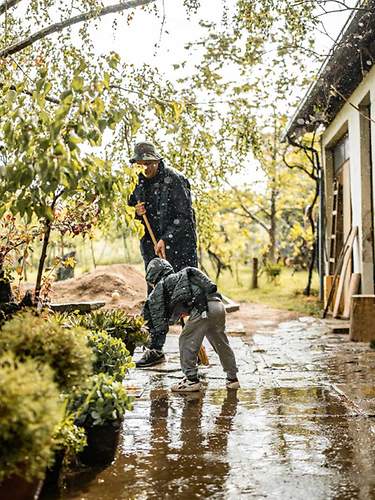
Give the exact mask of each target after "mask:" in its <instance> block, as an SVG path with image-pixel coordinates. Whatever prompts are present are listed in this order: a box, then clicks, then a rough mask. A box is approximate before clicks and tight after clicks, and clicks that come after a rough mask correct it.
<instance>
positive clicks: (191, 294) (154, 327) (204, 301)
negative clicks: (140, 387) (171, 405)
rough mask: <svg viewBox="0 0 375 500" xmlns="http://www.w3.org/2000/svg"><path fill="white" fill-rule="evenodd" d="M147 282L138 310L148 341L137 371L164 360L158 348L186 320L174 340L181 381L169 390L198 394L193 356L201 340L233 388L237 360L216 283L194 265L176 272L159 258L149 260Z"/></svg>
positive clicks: (195, 362)
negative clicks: (211, 349) (149, 289)
mask: <svg viewBox="0 0 375 500" xmlns="http://www.w3.org/2000/svg"><path fill="white" fill-rule="evenodd" d="M146 281H147V283H148V284H149V285H151V286H152V287H154V288H153V291H152V292H151V294H150V295H149V296H148V298H147V300H146V303H145V305H144V309H143V315H144V318H145V319H146V321H147V324H148V328H149V331H150V336H151V342H150V346H149V349H148V350H147V351H146V353H145V354H144V355H143V357H142V358H141V359H140V360H139V361H137V363H136V365H137V367H139V368H143V367H148V366H153V365H155V364H158V363H162V362H164V361H165V356H164V353H163V347H164V343H165V339H166V335H167V333H168V329H169V325H170V324H176V323H178V321H179V320H180V319H181V317H185V316H189V319H188V321H187V322H186V324H185V326H184V328H183V330H182V332H181V334H180V338H179V345H180V361H181V369H182V371H183V372H184V374H185V378H184V379H183V381H182V382H180V383H179V384H176V385H175V386H173V387H172V390H175V391H177V392H190V391H196V390H200V383H199V380H198V367H197V356H198V352H199V348H200V346H201V344H202V341H203V339H204V337H205V336H206V337H207V339H208V340H209V342H210V343H211V345H212V346H213V347H214V349H215V351H216V352H217V354H218V355H219V358H220V362H221V364H222V366H223V368H224V371H225V372H226V373H227V387H228V388H237V387H238V386H239V385H238V380H237V375H236V374H237V367H236V361H235V357H234V354H233V351H232V349H231V347H230V346H229V342H228V338H227V336H226V334H225V308H224V305H223V303H222V301H221V297H220V294H218V293H217V287H216V284H215V283H214V282H213V281H211V280H210V278H209V277H208V276H206V275H205V274H204V273H202V272H201V271H200V270H199V269H197V268H194V267H187V268H185V269H182V270H181V271H179V272H177V273H175V272H174V271H173V268H172V266H171V265H170V264H169V262H168V261H166V260H164V259H160V258H155V259H153V260H152V261H151V262H150V263H149V265H148V266H147V271H146Z"/></svg>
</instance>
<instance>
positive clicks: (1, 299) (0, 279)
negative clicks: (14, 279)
mask: <svg viewBox="0 0 375 500" xmlns="http://www.w3.org/2000/svg"><path fill="white" fill-rule="evenodd" d="M12 300H13V294H12V288H11V286H10V282H9V281H8V280H7V279H6V278H5V277H4V271H2V270H0V304H6V303H8V302H12Z"/></svg>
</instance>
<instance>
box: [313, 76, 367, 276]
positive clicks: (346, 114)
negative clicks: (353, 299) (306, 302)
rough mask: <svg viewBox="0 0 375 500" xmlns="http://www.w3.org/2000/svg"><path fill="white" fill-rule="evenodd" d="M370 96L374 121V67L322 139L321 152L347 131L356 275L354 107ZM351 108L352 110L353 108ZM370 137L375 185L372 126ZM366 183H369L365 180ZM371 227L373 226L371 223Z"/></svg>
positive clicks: (358, 220) (357, 138) (358, 216)
mask: <svg viewBox="0 0 375 500" xmlns="http://www.w3.org/2000/svg"><path fill="white" fill-rule="evenodd" d="M368 94H370V102H371V109H372V118H373V119H375V67H373V68H372V69H371V71H370V72H369V73H368V75H367V76H366V77H365V78H364V80H363V81H362V82H361V84H360V85H359V86H358V87H357V89H356V90H355V91H354V92H353V94H352V95H351V96H350V97H349V98H348V101H347V102H346V103H345V105H344V106H343V108H342V109H341V111H340V112H339V113H338V114H337V116H336V117H335V119H334V120H333V122H332V123H331V124H330V126H329V127H328V128H327V129H326V130H325V132H324V134H323V138H322V146H323V151H324V150H325V149H326V148H329V147H331V146H333V145H334V144H335V142H337V141H338V140H339V139H340V138H341V137H342V135H343V132H345V131H346V130H348V133H349V156H350V183H351V197H352V224H353V226H358V231H359V237H358V238H357V242H356V245H355V246H354V249H353V268H354V269H353V270H354V272H356V273H362V272H363V271H365V270H364V269H362V250H361V245H360V244H359V242H360V241H362V208H361V207H362V199H361V191H362V189H361V135H360V114H359V111H358V110H357V109H355V107H358V106H359V105H360V104H361V103H362V101H363V100H364V99H365V97H366V96H367V95H368ZM353 106H355V107H353ZM371 136H372V169H373V179H374V181H375V126H374V124H373V123H372V125H371ZM368 181H369V182H370V179H369V180H368ZM373 190H374V193H373V199H375V182H374V186H373ZM374 227H375V223H374Z"/></svg>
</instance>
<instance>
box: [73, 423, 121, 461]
mask: <svg viewBox="0 0 375 500" xmlns="http://www.w3.org/2000/svg"><path fill="white" fill-rule="evenodd" d="M85 430H86V436H87V446H86V447H85V448H84V449H83V451H82V452H81V453H80V454H79V459H80V461H81V462H82V463H84V464H85V465H107V464H110V463H111V462H113V460H114V458H115V455H116V449H117V446H118V443H119V439H120V431H121V421H115V422H113V423H109V424H104V425H94V426H85Z"/></svg>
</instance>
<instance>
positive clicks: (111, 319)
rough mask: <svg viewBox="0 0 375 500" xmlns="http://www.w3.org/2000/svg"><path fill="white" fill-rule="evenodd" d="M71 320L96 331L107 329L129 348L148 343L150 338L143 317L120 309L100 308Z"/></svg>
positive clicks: (75, 323)
mask: <svg viewBox="0 0 375 500" xmlns="http://www.w3.org/2000/svg"><path fill="white" fill-rule="evenodd" d="M70 322H71V324H73V325H77V326H78V325H79V326H83V327H84V328H87V329H88V330H92V331H94V332H96V331H100V330H105V331H106V332H107V333H108V334H109V335H111V336H112V337H114V338H117V339H121V340H122V341H123V342H124V344H125V345H126V346H129V348H130V347H134V346H136V345H146V344H147V343H148V340H149V334H148V330H147V328H146V325H145V322H144V319H143V317H142V316H140V315H134V316H133V315H130V314H127V313H126V312H124V311H122V310H120V309H99V310H97V311H93V312H92V313H90V314H85V315H80V316H72V317H71V319H70Z"/></svg>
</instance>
